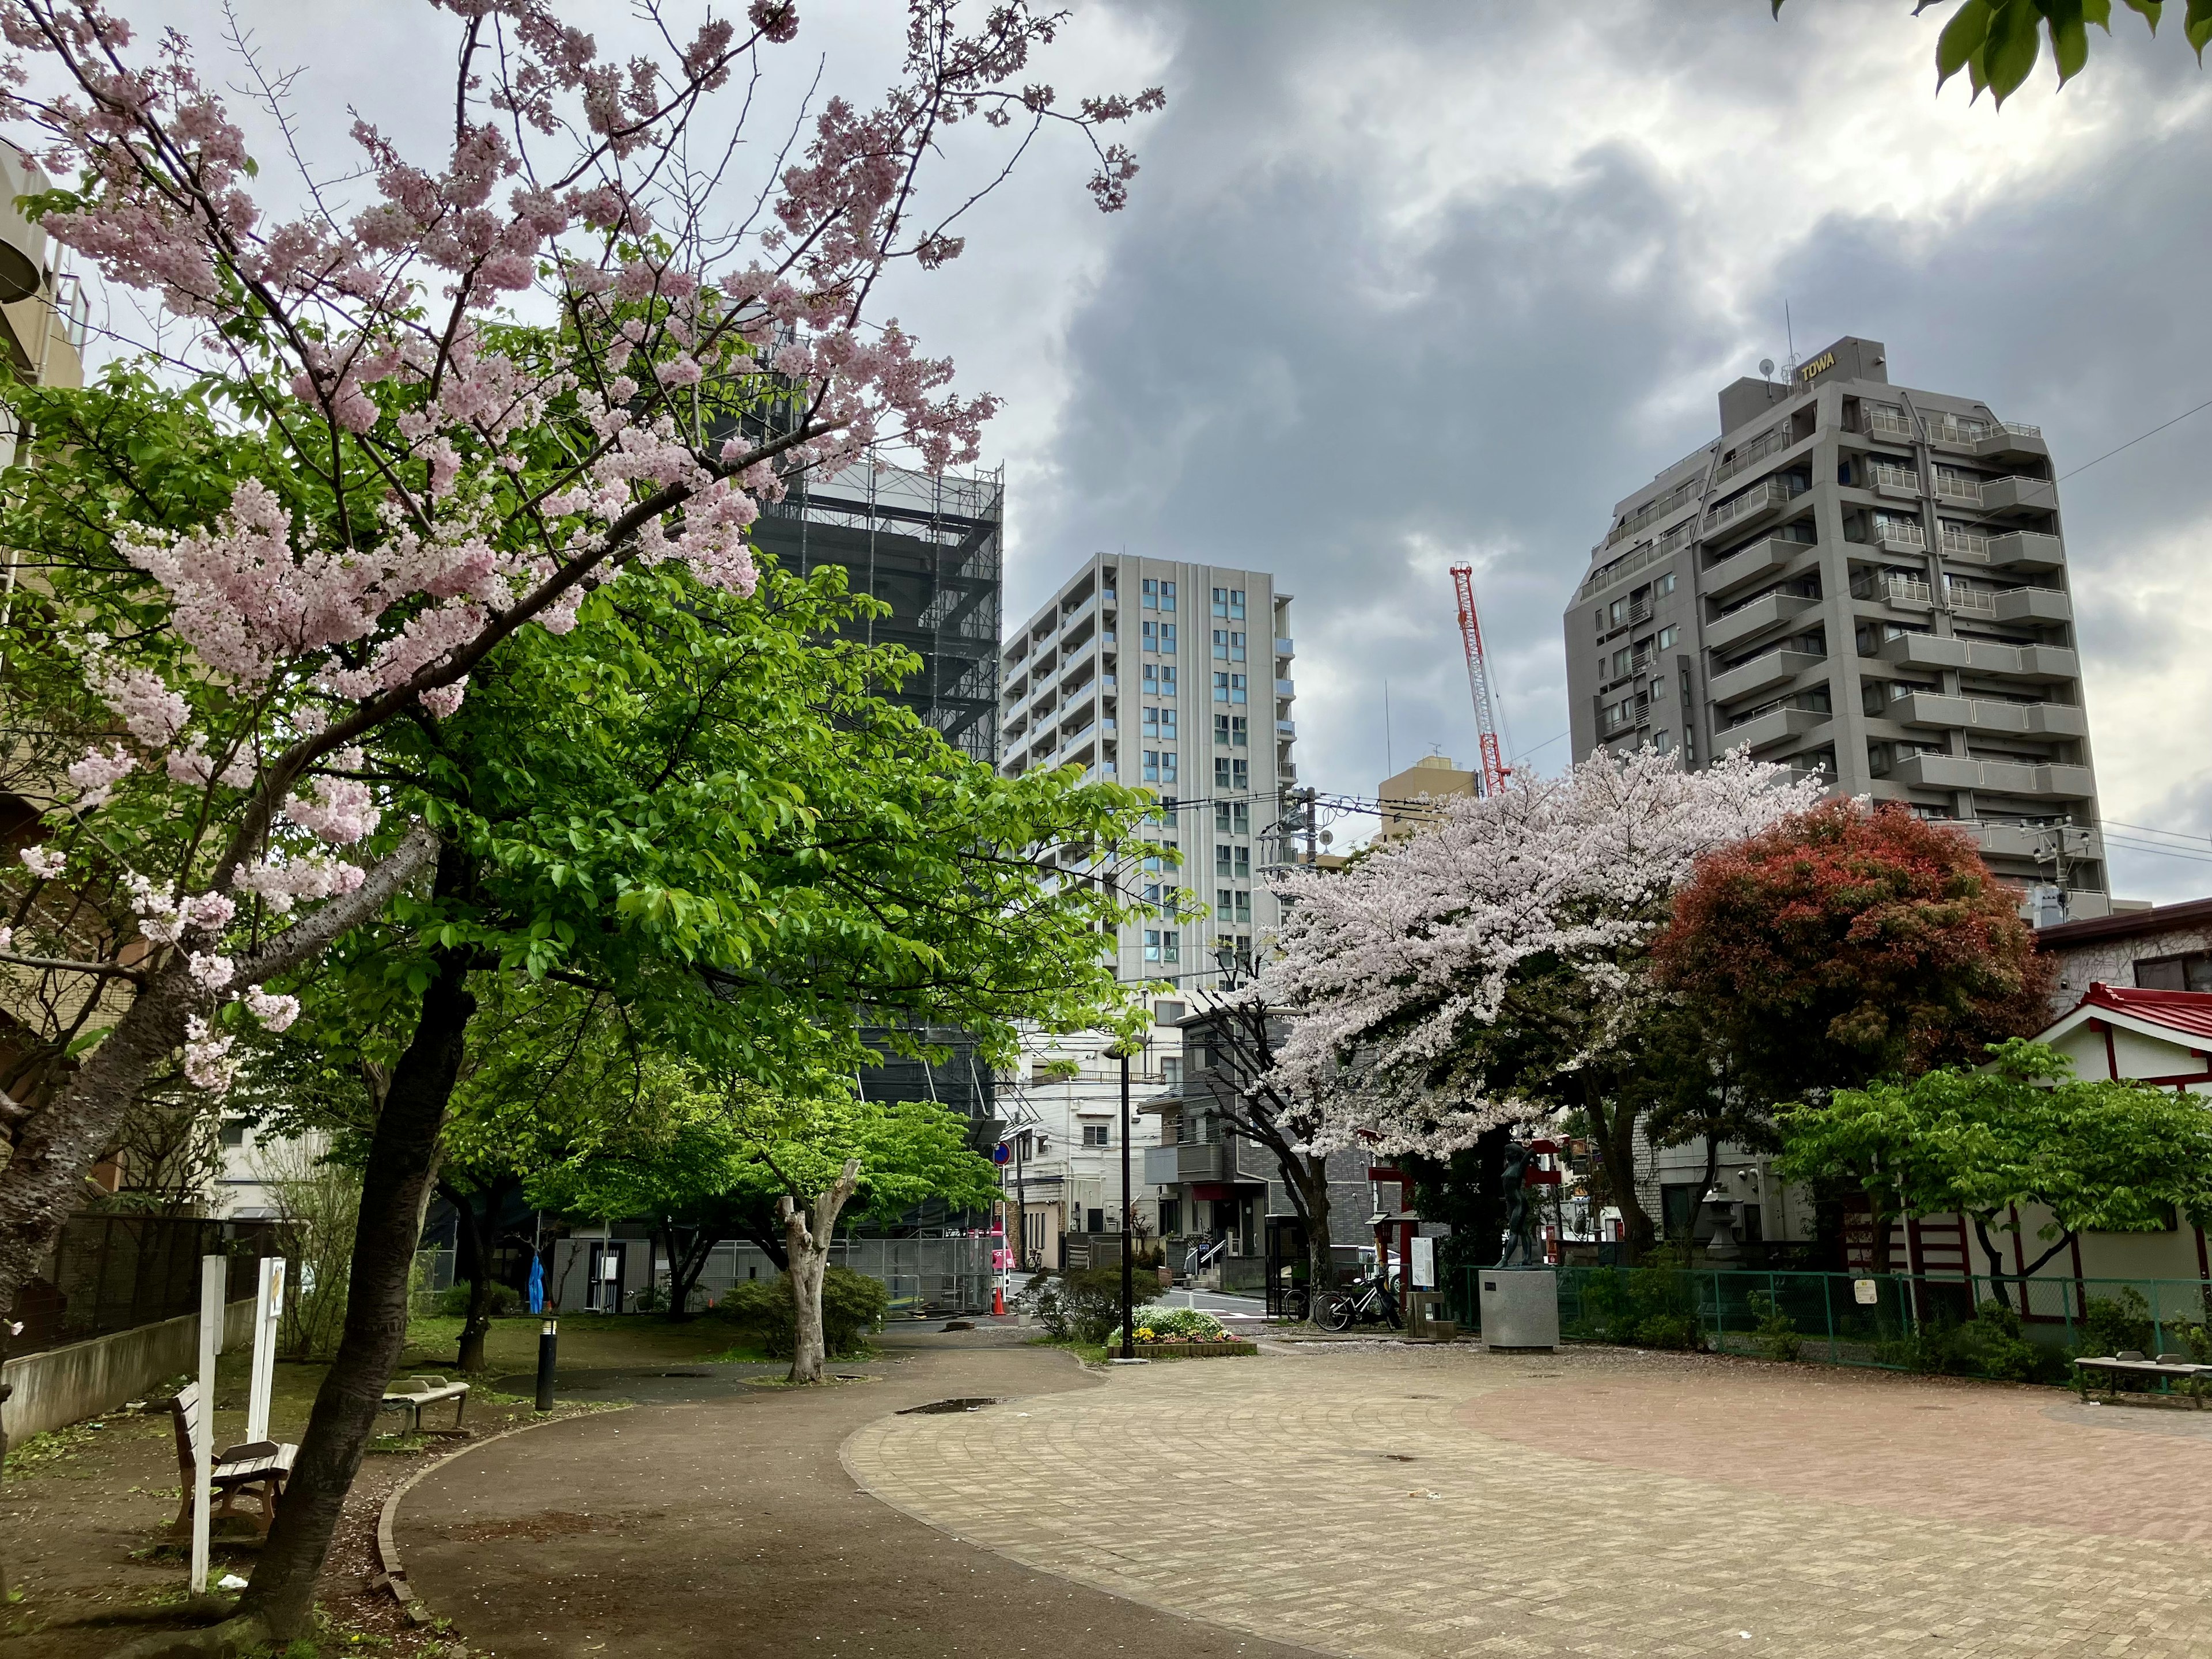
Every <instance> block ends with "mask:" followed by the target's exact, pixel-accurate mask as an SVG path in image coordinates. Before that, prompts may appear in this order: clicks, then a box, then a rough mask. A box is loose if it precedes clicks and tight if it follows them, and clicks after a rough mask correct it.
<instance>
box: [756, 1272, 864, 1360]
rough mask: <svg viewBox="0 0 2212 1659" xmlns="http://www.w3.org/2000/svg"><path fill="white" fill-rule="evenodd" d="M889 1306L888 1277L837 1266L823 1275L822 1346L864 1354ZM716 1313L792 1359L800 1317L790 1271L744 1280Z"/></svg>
mask: <svg viewBox="0 0 2212 1659" xmlns="http://www.w3.org/2000/svg"><path fill="white" fill-rule="evenodd" d="M888 1310H890V1291H887V1290H885V1289H884V1282H883V1280H881V1279H871V1278H869V1277H868V1276H867V1274H866V1273H854V1271H853V1270H852V1269H851V1268H849V1267H834V1266H833V1267H830V1268H829V1271H828V1272H827V1273H824V1274H823V1279H822V1340H823V1345H824V1346H826V1347H827V1348H828V1349H829V1352H831V1353H833V1354H849V1353H857V1352H860V1349H861V1348H862V1346H864V1345H863V1343H862V1341H861V1338H863V1337H864V1336H866V1335H867V1334H869V1333H870V1332H872V1331H878V1330H881V1329H882V1328H883V1323H884V1314H885V1313H886V1312H887V1311H888ZM714 1311H715V1313H716V1314H718V1315H719V1316H721V1317H722V1318H725V1319H728V1320H731V1321H733V1322H736V1323H738V1324H741V1325H745V1326H748V1327H750V1328H752V1329H754V1330H756V1331H757V1332H758V1333H759V1335H760V1338H761V1346H762V1347H763V1348H764V1349H766V1350H767V1352H769V1353H770V1354H772V1355H774V1356H775V1358H779V1359H784V1358H789V1357H790V1354H791V1351H792V1347H793V1334H794V1332H795V1331H796V1328H797V1325H798V1318H797V1316H796V1315H795V1314H794V1313H793V1310H792V1305H791V1277H790V1275H789V1274H787V1273H779V1274H778V1275H777V1276H776V1277H775V1278H774V1279H743V1280H740V1281H739V1282H738V1283H737V1284H735V1285H732V1286H731V1287H730V1288H729V1291H727V1292H726V1294H725V1295H724V1296H723V1297H722V1298H721V1299H720V1301H719V1302H717V1303H716V1304H714Z"/></svg>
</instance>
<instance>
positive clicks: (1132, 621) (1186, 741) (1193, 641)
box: [999, 553, 1297, 992]
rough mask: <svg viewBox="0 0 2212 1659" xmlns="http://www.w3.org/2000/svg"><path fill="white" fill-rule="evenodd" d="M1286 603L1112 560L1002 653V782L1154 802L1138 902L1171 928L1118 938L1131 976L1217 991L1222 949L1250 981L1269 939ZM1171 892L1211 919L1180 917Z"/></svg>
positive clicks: (1288, 686)
mask: <svg viewBox="0 0 2212 1659" xmlns="http://www.w3.org/2000/svg"><path fill="white" fill-rule="evenodd" d="M1290 605H1291V596H1290V595H1289V594H1287V593H1278V592H1276V591H1275V584H1274V579H1273V577H1272V576H1271V575H1269V574H1267V572H1265V571H1259V570H1232V569H1228V568H1223V567H1218V566H1214V565H1206V564H1188V563H1184V562H1181V561H1179V560H1172V559H1150V558H1133V557H1129V556H1126V555H1124V556H1115V555H1109V554H1103V553H1102V554H1099V555H1097V556H1094V557H1092V558H1091V560H1089V561H1088V562H1085V564H1084V565H1083V566H1082V567H1081V568H1079V569H1078V570H1077V571H1076V572H1075V573H1074V574H1073V575H1072V576H1070V577H1069V579H1068V580H1067V581H1066V583H1065V584H1063V585H1062V586H1061V588H1060V592H1058V593H1057V594H1055V595H1054V598H1053V599H1052V600H1051V601H1050V602H1049V603H1048V604H1047V605H1042V606H1041V607H1040V608H1039V609H1038V611H1036V614H1035V615H1034V616H1032V617H1030V619H1029V621H1028V623H1026V624H1024V626H1023V627H1022V628H1020V629H1018V630H1017V631H1015V632H1014V633H1013V635H1012V637H1011V638H1009V639H1008V640H1007V641H1006V644H1005V646H1004V647H1003V648H1002V649H1001V652H1000V676H999V678H1000V695H999V738H1000V742H999V752H1000V757H1001V760H1000V770H1001V771H1003V772H1004V773H1005V774H1006V775H1007V776H1009V777H1018V776H1020V775H1022V774H1023V773H1024V772H1026V771H1030V770H1032V769H1036V768H1040V767H1056V766H1069V765H1074V766H1080V767H1082V768H1084V769H1085V775H1087V776H1089V777H1091V778H1097V779H1110V780H1114V781H1118V782H1121V783H1125V784H1133V785H1136V786H1139V787H1143V788H1146V789H1149V790H1151V791H1152V793H1154V794H1155V795H1156V796H1158V799H1159V801H1160V809H1161V810H1160V811H1159V813H1158V815H1157V818H1156V824H1157V827H1156V828H1154V829H1151V830H1149V831H1148V836H1149V838H1151V839H1153V840H1156V841H1157V842H1158V843H1159V846H1160V849H1161V850H1160V851H1159V853H1158V854H1155V855H1153V856H1152V857H1151V858H1148V859H1146V860H1143V866H1142V869H1141V871H1140V872H1139V875H1138V877H1137V878H1136V879H1137V889H1138V890H1137V892H1136V893H1135V895H1134V896H1136V897H1139V898H1141V899H1143V900H1145V901H1146V902H1148V903H1153V904H1158V905H1162V906H1163V907H1165V908H1167V909H1168V910H1169V911H1170V914H1167V915H1149V916H1143V917H1139V918H1137V919H1135V920H1133V921H1130V922H1129V923H1127V925H1125V926H1124V927H1122V929H1121V937H1120V939H1119V940H1118V942H1117V946H1118V952H1119V961H1118V964H1117V965H1118V968H1119V971H1120V973H1121V977H1122V978H1123V979H1124V980H1127V981H1137V980H1147V979H1157V980H1165V981H1170V983H1172V984H1174V985H1175V986H1176V987H1177V989H1178V991H1179V992H1181V991H1185V990H1188V989H1192V988H1196V987H1200V986H1203V985H1211V984H1213V983H1215V982H1216V981H1218V978H1219V975H1220V969H1218V967H1217V966H1216V965H1215V961H1216V955H1217V953H1218V952H1219V951H1229V952H1231V953H1232V954H1233V955H1234V957H1236V958H1237V960H1238V961H1239V962H1241V963H1244V964H1245V965H1246V966H1247V967H1248V968H1249V964H1250V963H1251V962H1252V961H1253V959H1254V955H1255V949H1256V948H1258V942H1259V941H1262V940H1264V939H1266V938H1267V935H1268V934H1270V933H1272V932H1273V930H1274V927H1275V925H1276V920H1277V916H1276V908H1275V900H1274V898H1273V896H1272V895H1270V894H1269V893H1268V891H1267V884H1266V877H1265V871H1266V869H1267V866H1269V865H1271V864H1274V863H1277V862H1279V861H1284V860H1283V859H1282V853H1281V848H1282V844H1283V842H1284V840H1285V836H1286V833H1287V832H1286V830H1285V823H1286V821H1287V820H1288V819H1289V818H1290V817H1291V815H1292V811H1293V805H1294V804H1293V802H1292V800H1291V791H1292V789H1293V788H1294V787H1295V786H1296V784H1297V764H1296V762H1295V761H1294V759H1293V749H1294V746H1295V744H1296V742H1297V726H1296V724H1295V723H1294V722H1293V720H1292V719H1291V704H1292V702H1293V701H1294V700H1295V698H1296V697H1297V687H1296V685H1295V684H1293V683H1292V680H1291V658H1292V648H1291V621H1290ZM1124 607H1127V609H1126V612H1125V611H1124ZM1177 890H1182V893H1183V895H1184V899H1183V902H1182V908H1183V909H1185V910H1188V909H1189V908H1192V907H1200V908H1203V910H1204V913H1205V914H1204V916H1203V919H1200V920H1183V921H1176V919H1175V916H1174V915H1173V911H1174V909H1175V908H1176V907H1175V906H1174V904H1173V901H1174V900H1175V898H1176V892H1177Z"/></svg>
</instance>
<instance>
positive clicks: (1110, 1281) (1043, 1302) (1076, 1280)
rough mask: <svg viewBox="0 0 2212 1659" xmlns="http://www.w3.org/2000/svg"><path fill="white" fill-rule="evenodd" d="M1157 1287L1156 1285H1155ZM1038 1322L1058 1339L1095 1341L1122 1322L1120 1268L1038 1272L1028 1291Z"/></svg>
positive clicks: (1087, 1268)
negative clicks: (1055, 1272)
mask: <svg viewBox="0 0 2212 1659" xmlns="http://www.w3.org/2000/svg"><path fill="white" fill-rule="evenodd" d="M1156 1288H1157V1287H1156ZM1028 1295H1029V1297H1030V1304H1031V1305H1032V1306H1033V1307H1034V1308H1035V1309H1036V1316H1037V1322H1038V1323H1039V1324H1041V1325H1042V1326H1043V1327H1044V1328H1045V1330H1046V1331H1047V1333H1048V1334H1050V1335H1052V1336H1054V1337H1055V1338H1057V1339H1060V1340H1063V1341H1066V1340H1073V1341H1077V1342H1086V1343H1091V1344H1094V1345H1095V1344H1097V1343H1100V1342H1103V1341H1104V1340H1106V1338H1107V1335H1108V1334H1109V1332H1112V1331H1114V1330H1115V1329H1116V1328H1119V1326H1120V1325H1121V1268H1120V1267H1118V1266H1116V1267H1069V1268H1066V1269H1065V1270H1063V1271H1062V1272H1060V1273H1058V1274H1053V1273H1039V1274H1038V1275H1037V1277H1036V1280H1035V1281H1034V1283H1033V1284H1032V1285H1031V1286H1030V1291H1028Z"/></svg>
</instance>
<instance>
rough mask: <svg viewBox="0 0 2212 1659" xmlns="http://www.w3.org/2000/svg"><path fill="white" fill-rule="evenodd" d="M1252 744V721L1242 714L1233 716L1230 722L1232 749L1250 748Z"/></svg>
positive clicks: (1230, 743)
mask: <svg viewBox="0 0 2212 1659" xmlns="http://www.w3.org/2000/svg"><path fill="white" fill-rule="evenodd" d="M1251 744H1252V722H1251V721H1249V720H1246V719H1245V718H1244V716H1243V715H1242V714H1237V715H1235V716H1233V717H1232V718H1231V720H1230V722H1229V746H1230V747H1231V749H1249V748H1250V747H1251Z"/></svg>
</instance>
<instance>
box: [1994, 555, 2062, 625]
mask: <svg viewBox="0 0 2212 1659" xmlns="http://www.w3.org/2000/svg"><path fill="white" fill-rule="evenodd" d="M2052 539H2054V540H2056V539H2057V538H2055V537H2054V538H2052ZM1994 597H1995V598H1996V605H1995V607H1994V612H1995V615H1996V619H1997V620H1998V621H1999V622H2007V623H2020V622H2046V623H2063V622H2071V621H2073V620H2074V598H2073V596H2072V595H2071V594H2069V593H2068V592H2066V591H2065V590H2064V589H2063V588H2057V587H2008V588H2005V589H2003V590H2002V591H2001V592H1998V593H1996V595H1995V596H1994Z"/></svg>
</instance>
